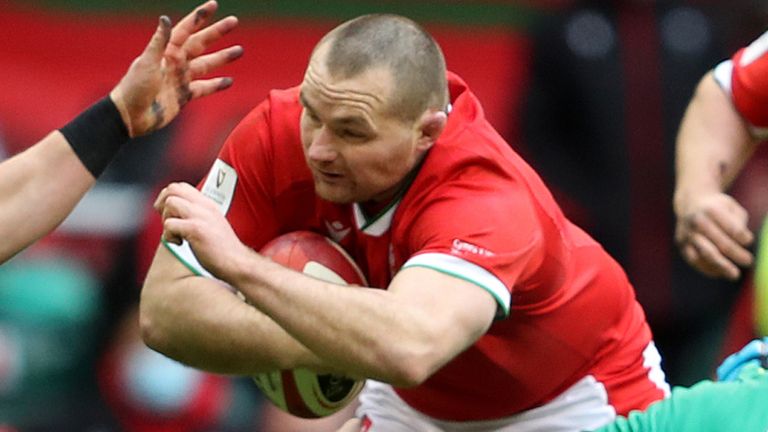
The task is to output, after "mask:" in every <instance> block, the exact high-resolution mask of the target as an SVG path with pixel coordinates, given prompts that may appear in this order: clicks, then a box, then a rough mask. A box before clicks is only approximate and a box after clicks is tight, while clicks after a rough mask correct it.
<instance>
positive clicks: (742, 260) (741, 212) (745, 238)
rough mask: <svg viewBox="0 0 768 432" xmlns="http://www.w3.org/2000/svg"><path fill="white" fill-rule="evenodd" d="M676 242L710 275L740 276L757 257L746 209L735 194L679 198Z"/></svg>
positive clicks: (684, 256) (690, 262)
mask: <svg viewBox="0 0 768 432" xmlns="http://www.w3.org/2000/svg"><path fill="white" fill-rule="evenodd" d="M675 211H676V213H677V226H676V229H675V242H676V243H677V246H678V247H679V248H680V252H681V254H682V255H683V258H685V260H686V261H687V262H688V263H689V264H691V265H692V266H693V267H695V268H696V269H698V270H699V271H701V272H702V273H704V274H706V275H708V276H710V277H722V278H727V279H731V280H735V279H738V278H739V276H740V275H741V268H743V267H749V266H751V265H752V262H753V261H754V257H753V256H752V253H751V252H750V251H749V250H748V247H749V246H750V245H751V244H752V241H753V240H754V235H753V234H752V232H751V231H750V230H749V228H748V227H747V221H748V214H747V211H746V210H745V209H744V208H743V207H742V206H741V205H739V203H738V202H736V200H735V199H733V197H731V196H729V195H727V194H724V193H716V194H709V195H706V196H703V197H699V198H697V199H692V200H689V202H680V201H678V202H676V205H675Z"/></svg>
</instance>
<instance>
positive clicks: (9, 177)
mask: <svg viewBox="0 0 768 432" xmlns="http://www.w3.org/2000/svg"><path fill="white" fill-rule="evenodd" d="M95 181H96V180H95V178H94V177H93V176H92V175H91V174H90V172H88V170H87V169H86V168H85V167H84V166H83V164H82V163H81V162H80V159H78V157H77V156H76V155H75V153H74V152H73V151H72V148H71V147H70V146H69V144H68V143H67V141H66V140H65V139H64V137H63V136H62V135H61V134H60V133H59V132H58V131H56V132H52V133H50V134H49V135H48V136H46V137H45V138H44V139H43V140H42V141H40V142H39V143H37V144H36V145H34V146H32V147H30V148H29V149H27V150H26V151H24V152H22V153H20V154H18V155H16V156H14V157H12V158H10V159H8V160H6V161H4V162H3V163H2V164H0V197H2V201H0V236H2V238H3V241H2V242H0V262H4V261H6V260H8V259H9V258H11V257H12V256H13V255H15V254H16V253H17V252H19V251H20V250H22V249H23V248H24V247H26V246H28V245H29V244H31V243H33V242H34V241H35V240H37V239H39V238H40V237H42V236H44V235H45V234H46V233H48V232H49V231H51V230H52V229H54V228H55V227H56V226H57V225H58V224H60V223H61V221H63V220H64V218H65V217H66V216H67V215H68V214H69V213H70V212H71V211H72V209H73V208H74V206H75V204H77V202H78V201H79V200H80V198H82V196H83V195H84V194H85V192H86V191H88V189H90V187H91V186H93V184H94V182H95Z"/></svg>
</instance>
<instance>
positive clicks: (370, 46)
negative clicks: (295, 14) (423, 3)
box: [320, 14, 448, 121]
mask: <svg viewBox="0 0 768 432" xmlns="http://www.w3.org/2000/svg"><path fill="white" fill-rule="evenodd" d="M324 42H329V43H330V49H329V50H328V54H327V56H326V59H325V60H326V67H327V68H328V71H329V73H330V74H331V75H334V76H340V77H342V78H354V77H355V76H357V75H359V74H361V73H363V72H365V71H368V70H370V69H371V68H375V67H386V68H388V69H389V71H390V72H391V73H392V77H393V79H394V91H393V93H392V94H391V95H390V99H389V110H390V112H391V114H393V115H395V116H396V117H397V118H399V119H401V120H404V121H412V120H415V119H416V118H417V117H418V116H419V115H421V114H422V113H423V112H424V111H425V110H426V109H428V108H435V109H439V110H445V109H446V106H447V104H448V84H447V80H446V66H445V58H444V57H443V53H442V51H441V50H440V47H439V46H438V45H437V42H435V40H434V39H433V38H432V36H431V35H430V34H429V33H427V32H426V30H424V29H423V28H422V27H421V26H420V25H418V24H417V23H415V22H414V21H412V20H410V19H408V18H405V17H402V16H399V15H391V14H371V15H363V16H361V17H358V18H355V19H353V20H350V21H347V22H345V23H343V24H341V25H340V26H338V27H336V28H335V29H334V30H332V31H331V32H330V33H329V34H328V35H326V36H325V37H324V38H323V40H322V41H321V42H320V44H322V43H324Z"/></svg>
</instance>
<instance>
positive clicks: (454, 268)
mask: <svg viewBox="0 0 768 432" xmlns="http://www.w3.org/2000/svg"><path fill="white" fill-rule="evenodd" d="M408 267H426V268H430V269H432V270H436V271H439V272H440V273H444V274H447V275H450V276H453V277H456V278H459V279H463V280H465V281H467V282H471V283H473V284H475V285H477V286H479V287H480V288H482V289H484V290H486V291H488V293H489V294H491V295H492V296H493V298H495V299H496V303H497V306H498V307H497V309H496V319H502V318H506V317H507V316H509V309H510V304H511V302H512V295H511V294H510V292H509V290H508V289H507V287H506V285H504V283H503V282H502V281H501V280H499V278H497V277H496V276H495V275H494V274H493V273H491V272H489V271H488V270H486V269H484V268H482V267H480V266H479V265H477V264H475V263H472V262H469V261H467V260H464V259H461V258H459V257H457V256H454V255H449V254H444V253H437V252H431V253H423V254H419V255H416V256H414V257H412V258H411V259H409V260H408V261H406V263H405V264H403V268H404V269H405V268H408Z"/></svg>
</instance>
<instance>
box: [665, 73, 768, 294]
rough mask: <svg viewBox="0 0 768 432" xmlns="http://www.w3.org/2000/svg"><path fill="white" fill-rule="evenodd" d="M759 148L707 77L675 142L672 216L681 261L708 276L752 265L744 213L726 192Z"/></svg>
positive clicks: (733, 273) (735, 275)
mask: <svg viewBox="0 0 768 432" xmlns="http://www.w3.org/2000/svg"><path fill="white" fill-rule="evenodd" d="M757 143H758V141H757V140H755V139H754V138H753V137H752V136H751V135H750V133H749V130H748V128H747V125H746V123H745V122H744V120H743V119H742V118H741V116H739V114H738V113H737V112H736V111H735V110H734V108H733V105H732V104H731V101H730V100H729V98H728V95H727V94H726V93H725V92H724V91H723V89H722V88H720V86H719V85H718V84H717V82H716V81H715V79H714V77H713V75H712V73H709V74H707V75H706V76H705V77H704V78H703V79H702V81H701V82H700V83H699V86H698V88H697V90H696V93H695V95H694V97H693V99H692V100H691V103H690V104H689V106H688V109H687V111H686V113H685V116H684V117H683V120H682V123H681V126H680V131H679V134H678V137H677V148H676V151H677V159H676V174H677V180H676V186H675V196H674V210H675V214H676V216H677V227H676V234H675V239H676V242H677V244H678V246H679V247H680V250H681V252H682V255H683V257H684V258H685V259H686V261H688V262H689V263H690V264H691V265H692V266H694V267H695V268H697V269H698V270H700V271H701V272H703V273H705V274H707V275H709V276H713V277H726V278H729V279H736V278H738V277H739V275H740V274H741V270H740V267H746V266H749V265H751V264H752V261H753V257H752V254H751V253H750V252H749V250H748V249H747V247H748V246H749V245H750V243H751V242H752V240H753V234H752V233H751V232H750V231H749V229H748V228H747V216H748V215H747V211H746V210H745V209H744V208H743V207H742V206H741V205H739V203H738V202H736V200H735V199H733V197H731V196H730V195H728V194H727V193H725V190H726V188H727V187H728V186H729V185H730V184H731V182H732V181H733V180H734V178H735V177H736V176H737V175H738V173H739V172H740V171H741V169H742V168H743V166H744V164H745V162H746V160H747V159H749V157H750V156H751V155H752V153H753V152H754V149H755V146H756V145H757Z"/></svg>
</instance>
